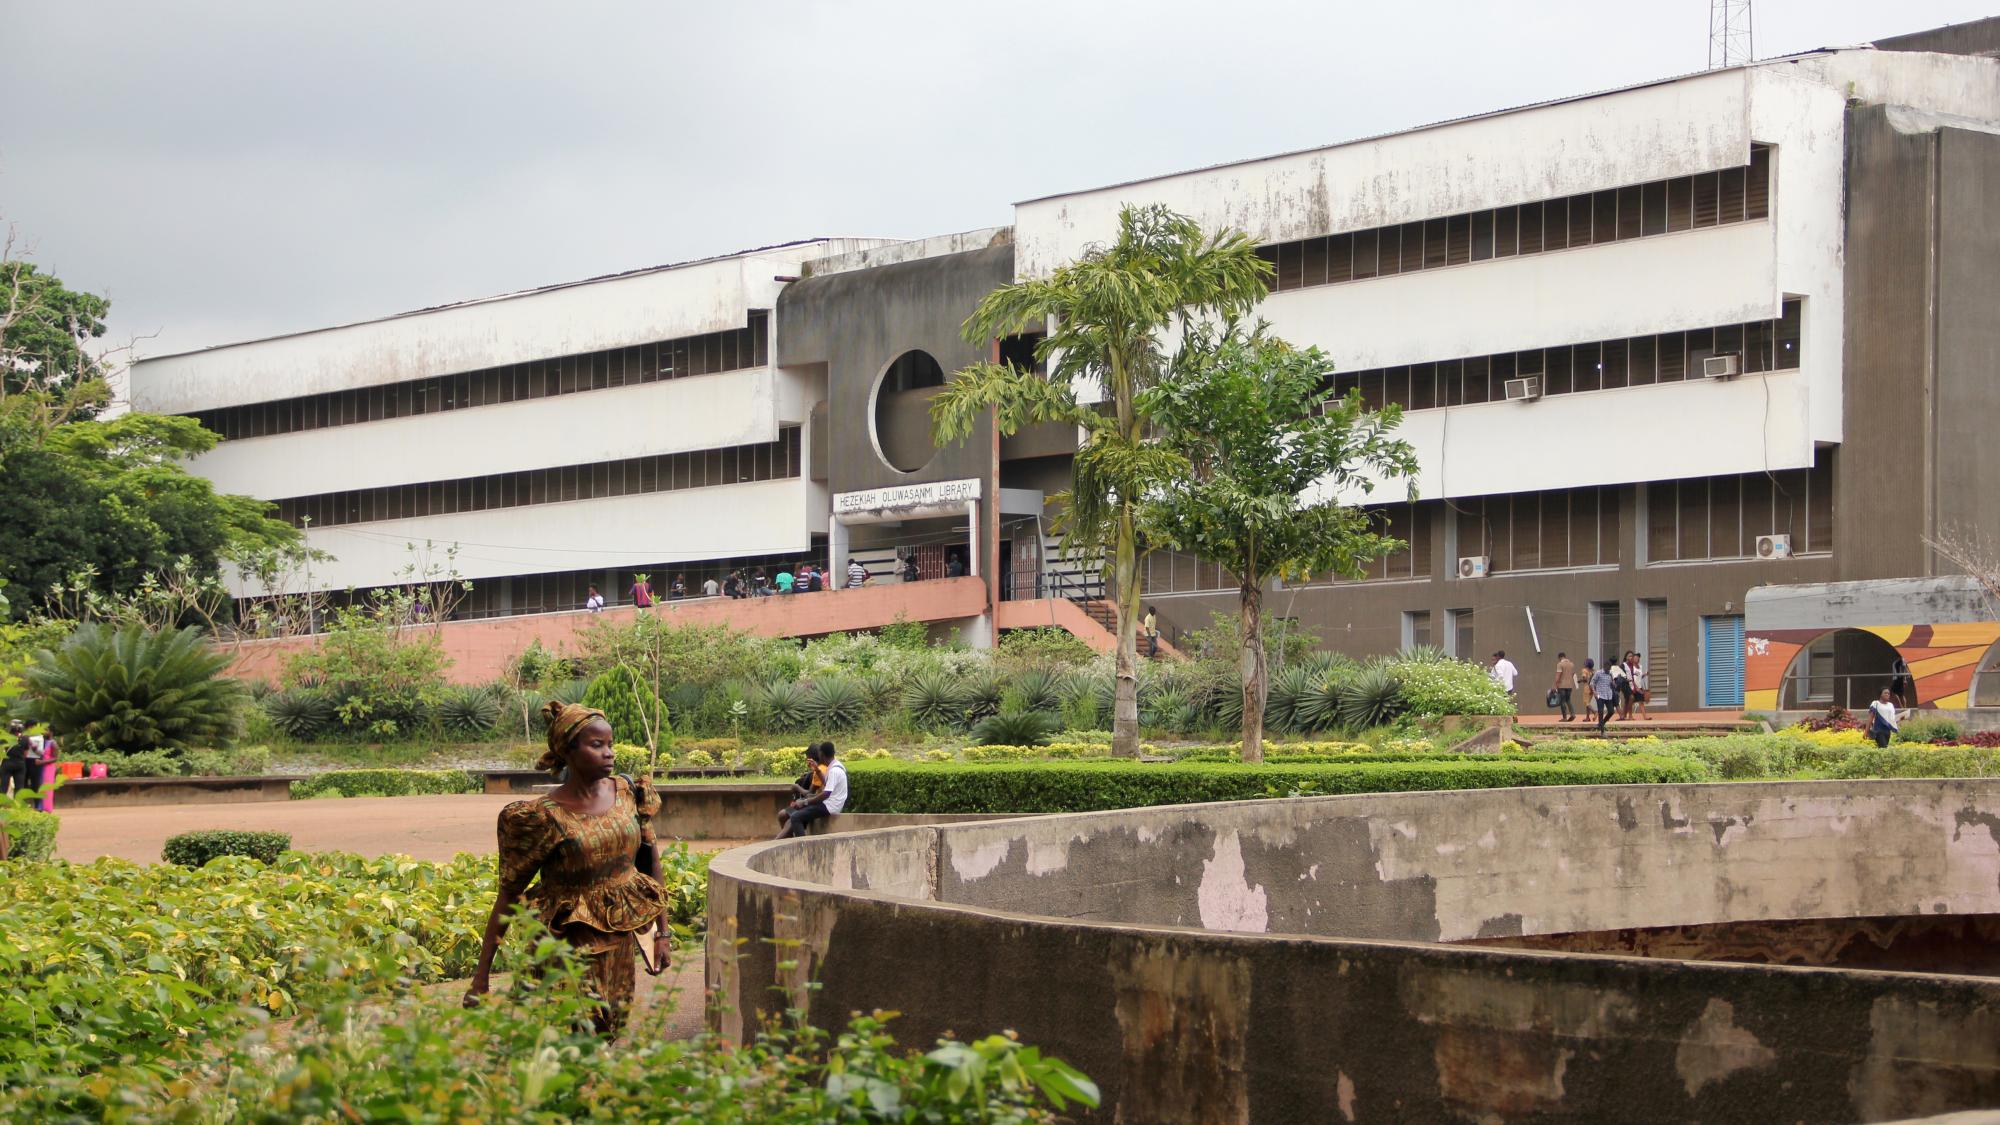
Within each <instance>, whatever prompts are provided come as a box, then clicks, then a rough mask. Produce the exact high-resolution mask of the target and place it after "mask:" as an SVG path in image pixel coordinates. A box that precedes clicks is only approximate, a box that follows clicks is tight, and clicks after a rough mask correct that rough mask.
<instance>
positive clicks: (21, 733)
mask: <svg viewBox="0 0 2000 1125" xmlns="http://www.w3.org/2000/svg"><path fill="white" fill-rule="evenodd" d="M7 733H8V734H9V735H11V736H12V738H13V741H11V742H10V743H8V745H7V755H6V758H5V759H4V760H0V793H25V792H29V791H31V790H39V791H41V793H42V798H41V806H40V807H41V809H42V811H43V812H48V811H50V810H51V809H52V808H53V807H54V804H55V795H54V794H53V793H51V792H49V783H50V782H52V781H54V780H55V773H56V764H57V763H58V762H59V761H61V760H62V748H61V747H60V746H58V745H57V744H56V740H55V738H54V737H53V736H50V735H40V734H29V733H28V727H27V724H26V723H23V722H22V721H21V720H19V719H15V720H14V721H13V722H11V723H8V724H7Z"/></svg>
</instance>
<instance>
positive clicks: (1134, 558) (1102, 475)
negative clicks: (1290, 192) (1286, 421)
mask: <svg viewBox="0 0 2000 1125" xmlns="http://www.w3.org/2000/svg"><path fill="white" fill-rule="evenodd" d="M1270 275H1271V268H1270V266H1269V265H1268V264H1266V263H1265V262H1263V261H1261V260H1260V259H1259V258H1258V257H1257V253H1256V244H1255V243H1254V242H1252V241H1251V239H1250V238H1249V236H1247V235H1245V234H1242V233H1241V232H1237V231H1230V232H1224V233H1217V234H1205V233H1203V231H1202V230H1201V227H1200V226H1199V225H1198V224H1197V223H1195V222H1194V220H1192V219H1189V218H1187V217H1186V216H1183V215H1179V214H1176V213H1174V212H1173V211H1171V210H1169V209H1168V208H1166V207H1163V206H1159V205H1152V206H1147V207H1126V208H1124V209H1123V210H1122V211H1120V212H1119V215H1118V237H1117V238H1116V239H1115V240H1114V241H1113V242H1112V243H1111V244H1110V245H1108V246H1103V245H1098V246H1092V247H1090V248H1089V249H1087V250H1085V251H1084V253H1083V254H1082V255H1081V256H1080V257H1079V258H1078V259H1077V260H1076V261H1074V262H1072V263H1070V264H1068V265H1065V266H1062V267H1060V268H1059V269H1057V270H1055V271H1054V272H1053V273H1051V274H1050V275H1049V276H1048V277H1042V278H1031V279H1029V280H1026V281H1019V282H1015V283H1014V284H1011V285H1005V286H1002V287H1001V288H999V289H996V290H994V291H993V292H992V293H989V294H987V296H986V298H985V299H984V300H982V301H981V302H980V303H979V307H978V308H977V309H975V310H974V311H973V313H972V315H971V316H970V317H968V318H967V319H966V322H965V337H966V339H967V340H970V341H972V342H973V343H975V344H981V345H983V344H985V343H986V342H987V341H990V340H992V339H994V338H996V337H1002V336H1010V335H1016V334H1019V333H1022V332H1027V331H1041V330H1042V329H1044V328H1045V327H1046V328H1047V329H1048V335H1047V336H1046V337H1045V338H1044V339H1043V340H1042V341H1041V343H1040V344H1039V345H1037V347H1036V350H1035V355H1036V359H1037V360H1039V361H1041V364H1042V366H1043V367H1045V368H1046V373H1041V372H1036V371H1024V370H1022V369H1020V368H1018V367H1015V366H1013V365H1011V364H1002V363H976V364H973V365H972V366H970V367H967V368H965V369H964V370H962V371H960V372H958V373H957V374H956V375H955V376H954V377H953V378H952V380H951V381H950V382H949V383H948V384H947V385H946V387H945V389H944V390H943V391H942V392H941V393H940V394H939V395H938V396H937V398H935V399H934V400H932V403H931V419H932V427H933V429H934V431H935V433H936V435H937V438H938V440H939V441H963V440H965V439H966V438H968V437H970V436H971V434H972V432H973V428H974V427H975V426H976V425H977V424H978V422H979V421H980V420H981V419H983V418H985V417H987V416H988V415H989V413H990V414H991V416H992V418H993V424H994V425H995V426H996V427H997V428H998V429H999V431H1000V432H1001V433H1002V434H1012V433H1014V432H1015V431H1016V430H1018V429H1020V428H1021V427H1022V426H1024V425H1027V424H1030V423H1035V422H1060V423H1063V424H1066V425H1073V426H1076V427H1078V428H1079V429H1081V430H1082V441H1081V442H1080V443H1079V445H1078V447H1077V452H1076V458H1075V460H1074V462H1073V477H1074V481H1073V484H1072V486H1071V488H1070V490H1069V491H1068V492H1066V493H1063V494H1062V495H1060V496H1058V497H1057V501H1058V503H1059V504H1060V505H1061V515H1060V517H1059V518H1058V520H1057V527H1058V529H1059V530H1061V531H1062V532H1063V533H1064V535H1065V537H1066V539H1065V543H1066V547H1067V548H1068V549H1069V550H1071V551H1075V552H1079V553H1094V552H1103V558H1104V569H1105V576H1106V578H1107V579H1108V580H1109V585H1110V588H1111V591H1112V595H1113V597H1114V599H1115V601H1114V603H1113V606H1114V609H1115V611H1116V618H1117V626H1118V629H1117V631H1118V655H1117V663H1116V689H1115V695H1114V702H1113V724H1112V751H1113V753H1116V754H1121V755H1125V756H1127V757H1136V756H1137V755H1138V753H1139V678H1138V644H1137V629H1136V626H1137V623H1138V617H1139V582H1138V577H1139V556H1140V552H1141V550H1142V549H1143V544H1142V541H1141V537H1140V530H1139V523H1138V506H1139V503H1140V498H1141V497H1142V496H1143V495H1144V494H1145V493H1146V492H1147V491H1148V490H1149V489H1151V488H1152V487H1153V485H1154V483H1155V482H1156V481H1158V480H1161V479H1164V477H1165V476H1166V474H1165V473H1164V472H1163V469H1164V468H1165V467H1166V466H1167V465H1168V463H1169V462H1170V458H1169V457H1168V456H1167V455H1166V454H1164V453H1163V452H1162V451H1160V450H1158V449H1156V448H1155V447H1154V446H1153V445H1152V444H1151V443H1150V441H1149V440H1148V433H1149V429H1150V424H1151V423H1152V421H1153V419H1151V418H1150V417H1149V416H1148V414H1147V411H1146V408H1145V407H1144V406H1143V405H1142V399H1141V396H1142V394H1143V392H1144V391H1145V390H1146V389H1147V388H1148V387H1150V386H1152V385H1153V384H1154V382H1156V381H1157V380H1158V378H1159V376H1160V374H1161V373H1162V372H1163V371H1164V370H1165V369H1166V367H1167V366H1168V365H1169V363H1170V362H1172V361H1171V358H1170V355H1169V353H1168V352H1167V350H1166V346H1165V345H1164V344H1163V341H1164V340H1167V339H1170V338H1179V337H1183V336H1185V334H1186V333H1188V332H1189V331H1191V330H1193V329H1194V328H1195V327H1196V325H1198V324H1201V323H1204V322H1207V321H1211V320H1216V319H1219V320H1222V321H1224V322H1229V321H1233V320H1235V319H1236V318H1237V317H1240V316H1242V315H1243V314H1244V313H1246V312H1248V311H1249V310H1250V309H1251V308H1252V307H1253V306H1255V305H1256V303H1257V302H1258V301H1260V300H1262V299H1263V297H1264V294H1265V292H1266V291H1267V289H1268V287H1269V279H1270ZM1079 385H1086V386H1095V387H1096V388H1098V390H1099V391H1101V393H1102V396H1103V403H1102V405H1101V406H1100V404H1098V403H1095V402H1085V401H1082V400H1081V399H1080V398H1079V396H1078V394H1077V387H1078V386H1079Z"/></svg>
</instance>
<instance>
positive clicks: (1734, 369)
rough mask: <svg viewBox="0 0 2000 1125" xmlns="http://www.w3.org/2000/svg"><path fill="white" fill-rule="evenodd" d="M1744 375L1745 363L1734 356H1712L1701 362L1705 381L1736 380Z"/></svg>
mask: <svg viewBox="0 0 2000 1125" xmlns="http://www.w3.org/2000/svg"><path fill="white" fill-rule="evenodd" d="M1742 373H1743V361H1742V360H1741V359H1739V358H1738V357H1736V356H1733V355H1712V356H1709V357H1708V358H1707V359H1704V360H1702V361H1701V375H1702V378H1704V379H1734V378H1735V377H1736V376H1738V375H1741V374H1742Z"/></svg>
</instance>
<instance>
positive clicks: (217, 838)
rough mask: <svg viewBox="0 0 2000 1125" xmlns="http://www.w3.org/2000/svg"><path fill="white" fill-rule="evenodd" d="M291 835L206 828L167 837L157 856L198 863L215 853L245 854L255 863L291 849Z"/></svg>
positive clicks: (193, 863)
mask: <svg viewBox="0 0 2000 1125" xmlns="http://www.w3.org/2000/svg"><path fill="white" fill-rule="evenodd" d="M291 846H292V838H291V836H289V835H287V834H286V833H283V832H237V831H232V830H229V829H222V828H208V829H202V830H200V831H197V832H182V833H181V834H179V835H178V836H169V837H167V843H166V846H165V847H164V848H162V849H161V851H160V859H161V860H163V861H164V862H167V863H178V864H180V865H181V866H182V867H202V866H205V865H206V864H207V863H208V861H209V860H211V859H214V858H216V857H217V856H224V855H240V856H247V857H249V858H251V859H254V860H256V861H257V862H259V863H271V862H274V861H275V860H276V859H277V858H278V857H279V856H280V855H282V854H283V853H285V852H287V851H289V850H291Z"/></svg>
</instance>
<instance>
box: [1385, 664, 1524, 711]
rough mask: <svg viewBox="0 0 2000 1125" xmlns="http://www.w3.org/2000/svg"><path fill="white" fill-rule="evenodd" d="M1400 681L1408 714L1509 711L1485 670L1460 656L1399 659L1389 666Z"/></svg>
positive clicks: (1508, 703) (1508, 701) (1504, 696)
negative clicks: (1458, 657) (1445, 658)
mask: <svg viewBox="0 0 2000 1125" xmlns="http://www.w3.org/2000/svg"><path fill="white" fill-rule="evenodd" d="M1390 667H1391V668H1392V669H1393V670H1394V672H1395V676H1396V680H1397V682H1398V683H1400V684H1402V685H1403V688H1402V697H1403V707H1404V710H1406V711H1408V712H1409V713H1410V714H1412V715H1511V714H1513V713H1514V702H1513V700H1511V699H1508V698H1507V692H1506V689H1504V688H1502V687H1501V686H1500V682H1499V681H1498V680H1495V679H1494V678H1493V677H1492V675H1491V674H1490V673H1488V672H1487V670H1486V669H1485V668H1484V667H1482V666H1481V665H1478V664H1473V663H1471V662H1469V661H1464V660H1399V661H1397V662H1396V663H1395V664H1393V665H1391V666H1390Z"/></svg>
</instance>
